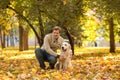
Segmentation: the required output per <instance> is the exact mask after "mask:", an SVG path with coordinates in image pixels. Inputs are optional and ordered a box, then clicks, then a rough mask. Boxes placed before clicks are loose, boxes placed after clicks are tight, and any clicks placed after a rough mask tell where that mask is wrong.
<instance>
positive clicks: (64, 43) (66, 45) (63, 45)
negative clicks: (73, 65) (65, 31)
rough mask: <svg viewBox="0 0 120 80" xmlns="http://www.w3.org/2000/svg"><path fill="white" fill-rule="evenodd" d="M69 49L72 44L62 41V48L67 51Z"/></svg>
mask: <svg viewBox="0 0 120 80" xmlns="http://www.w3.org/2000/svg"><path fill="white" fill-rule="evenodd" d="M69 49H71V46H70V44H69V43H68V42H65V41H64V42H63V43H62V46H61V50H62V51H63V52H65V51H67V50H69Z"/></svg>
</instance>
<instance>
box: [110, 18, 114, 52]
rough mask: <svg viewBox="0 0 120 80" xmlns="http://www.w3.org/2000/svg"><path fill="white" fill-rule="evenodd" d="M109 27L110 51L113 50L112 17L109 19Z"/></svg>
mask: <svg viewBox="0 0 120 80" xmlns="http://www.w3.org/2000/svg"><path fill="white" fill-rule="evenodd" d="M109 29H110V52H113V53H114V52H115V40H114V21H113V18H110V20H109Z"/></svg>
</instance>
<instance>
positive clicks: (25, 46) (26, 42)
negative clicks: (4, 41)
mask: <svg viewBox="0 0 120 80" xmlns="http://www.w3.org/2000/svg"><path fill="white" fill-rule="evenodd" d="M28 32H29V28H28V27H27V28H26V29H25V30H24V34H23V43H24V50H28Z"/></svg>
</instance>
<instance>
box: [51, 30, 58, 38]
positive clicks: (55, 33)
mask: <svg viewBox="0 0 120 80" xmlns="http://www.w3.org/2000/svg"><path fill="white" fill-rule="evenodd" d="M52 34H53V37H54V38H55V39H57V38H58V37H59V36H60V31H59V30H53V32H52Z"/></svg>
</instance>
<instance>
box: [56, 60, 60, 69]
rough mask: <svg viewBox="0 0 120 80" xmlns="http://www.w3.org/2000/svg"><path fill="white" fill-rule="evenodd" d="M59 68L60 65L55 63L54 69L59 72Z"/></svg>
mask: <svg viewBox="0 0 120 80" xmlns="http://www.w3.org/2000/svg"><path fill="white" fill-rule="evenodd" d="M59 66H60V64H59V62H57V63H56V64H55V69H57V70H59Z"/></svg>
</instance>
